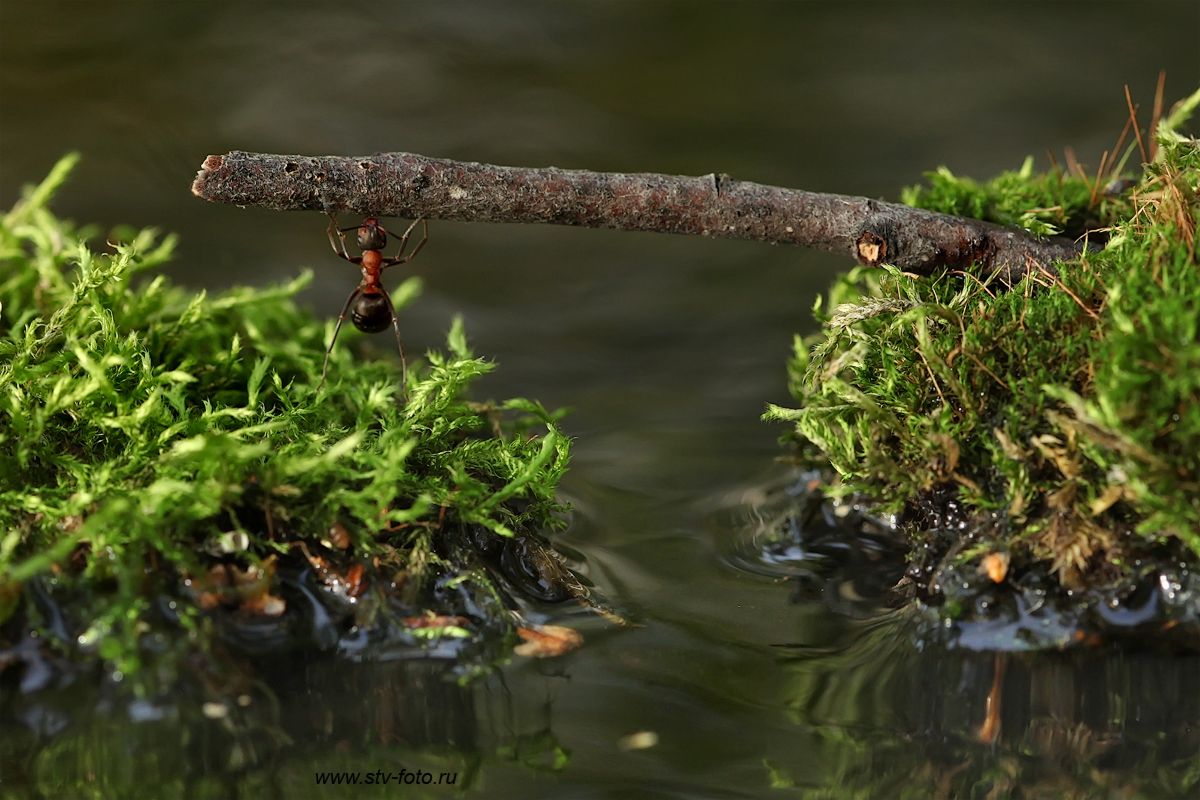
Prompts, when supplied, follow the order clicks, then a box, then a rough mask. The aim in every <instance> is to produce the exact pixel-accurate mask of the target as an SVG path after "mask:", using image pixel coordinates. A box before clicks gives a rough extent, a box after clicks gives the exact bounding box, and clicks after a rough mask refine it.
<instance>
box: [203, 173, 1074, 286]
mask: <svg viewBox="0 0 1200 800" xmlns="http://www.w3.org/2000/svg"><path fill="white" fill-rule="evenodd" d="M192 192H193V193H194V194H196V196H198V197H202V198H204V199H205V200H210V201H212V202H218V203H232V204H235V205H240V206H250V205H254V206H261V207H264V208H269V209H274V210H280V211H282V210H306V211H327V212H354V213H356V214H362V215H378V216H399V217H410V218H411V217H417V216H424V217H426V218H429V219H452V220H462V221H466V222H525V223H550V224H556V225H581V226H586V227H591V228H615V229H618V230H635V231H654V232H659V233H681V234H692V235H699V236H719V237H725V238H735V239H756V240H760V241H766V242H777V243H780V244H794V245H800V246H802V247H811V248H816V249H819V250H827V251H830V252H835V253H846V254H848V255H850V256H852V257H854V258H855V259H856V260H857V261H858V262H859V263H862V264H865V265H868V266H878V265H880V264H892V265H894V266H896V267H899V268H900V269H901V270H904V271H907V272H915V273H919V274H929V273H930V272H932V271H933V270H935V269H937V268H939V267H949V268H958V269H968V268H972V266H973V269H974V271H976V272H984V273H992V272H995V273H998V274H999V277H1000V278H1001V279H1002V280H1004V281H1006V282H1008V283H1013V282H1015V281H1016V280H1018V279H1019V278H1020V277H1021V276H1023V275H1024V274H1025V273H1026V272H1027V271H1028V270H1029V268H1030V265H1032V264H1036V265H1041V267H1042V268H1043V269H1046V270H1053V269H1054V267H1053V265H1054V263H1055V262H1056V261H1064V260H1069V259H1072V258H1076V257H1077V256H1078V255H1079V254H1080V252H1081V246H1080V245H1078V244H1076V243H1074V242H1072V241H1070V240H1067V239H1062V238H1055V239H1037V238H1034V237H1033V236H1030V235H1028V234H1026V233H1025V232H1023V231H1020V230H1016V229H1012V228H1006V227H1003V226H1000V225H993V224H990V223H986V222H980V221H978V220H973V219H966V218H962V217H954V216H950V215H947V214H937V213H934V212H931V211H924V210H921V209H915V208H909V207H908V206H902V205H898V204H895V203H885V202H882V201H878V200H872V199H870V198H866V197H850V196H846V195H836V194H818V193H815V192H806V191H801V190H798V189H784V188H780V187H776V186H765V185H762V184H757V183H750V182H747V181H738V180H734V179H733V178H731V177H729V176H728V175H721V174H712V175H705V176H702V177H683V176H674V175H657V174H652V173H639V174H623V173H608V172H588V171H584V170H564V169H557V168H554V167H546V168H520V167H499V166H493V165H490V164H476V163H471V162H462V161H450V160H448V159H438V158H428V157H426V156H421V155H416V154H413V153H380V154H377V155H374V156H366V157H358V158H355V157H348V156H315V157H314V156H294V155H272V154H262V153H243V152H237V151H235V152H232V153H229V154H227V155H224V156H218V155H213V156H209V157H208V158H207V159H205V161H204V164H203V166H202V167H201V169H200V172H199V174H198V175H197V176H196V181H195V183H194V184H193V185H192Z"/></svg>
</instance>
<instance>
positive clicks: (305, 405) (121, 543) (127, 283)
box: [0, 159, 568, 668]
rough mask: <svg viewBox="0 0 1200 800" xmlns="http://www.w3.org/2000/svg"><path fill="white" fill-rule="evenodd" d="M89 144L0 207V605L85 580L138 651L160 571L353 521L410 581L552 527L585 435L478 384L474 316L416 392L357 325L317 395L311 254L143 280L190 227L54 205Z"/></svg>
mask: <svg viewBox="0 0 1200 800" xmlns="http://www.w3.org/2000/svg"><path fill="white" fill-rule="evenodd" d="M73 163H74V160H73V159H65V160H64V161H63V162H62V163H60V164H59V165H58V166H57V167H56V168H55V170H54V171H53V173H52V174H51V176H50V177H49V178H48V179H47V180H46V182H45V183H43V184H42V186H40V187H37V188H36V189H34V190H33V191H32V192H31V193H29V194H28V196H27V197H26V198H25V199H24V200H23V201H22V202H21V203H19V204H18V205H17V206H16V207H15V208H14V209H13V210H12V211H11V212H10V213H8V214H7V215H6V216H4V217H3V219H2V220H0V304H2V306H0V315H2V316H0V319H2V323H0V598H5V597H6V598H9V601H8V602H7V603H5V602H0V623H2V622H3V621H4V619H5V618H7V617H9V616H10V615H11V614H12V613H13V611H14V608H15V607H16V606H17V605H18V603H19V598H20V587H21V586H22V585H24V584H28V583H29V582H30V581H41V582H43V583H47V584H49V585H53V586H55V587H57V589H58V590H67V589H78V590H80V591H83V592H84V593H85V595H86V596H87V597H88V598H90V599H89V600H88V601H87V602H89V603H91V604H92V605H91V607H89V608H88V609H87V610H86V612H85V614H84V615H85V617H86V618H87V619H88V620H89V623H88V626H87V629H86V630H84V631H81V632H80V636H79V641H80V642H82V643H83V644H84V645H85V646H89V645H92V644H96V645H97V646H98V647H99V648H100V651H101V654H102V655H103V656H104V657H106V658H108V659H111V660H114V661H116V662H118V663H119V664H120V665H121V666H122V667H124V668H129V667H133V666H136V663H135V662H136V648H135V646H134V645H135V642H136V639H137V636H138V632H139V631H140V630H141V629H142V628H143V627H144V623H143V616H144V613H145V612H146V610H147V608H148V606H149V604H150V603H152V602H153V596H152V595H153V593H154V592H153V590H154V589H156V588H157V589H162V590H164V591H166V592H168V593H171V592H178V591H179V589H180V583H181V582H183V581H186V580H187V579H188V578H194V577H197V576H200V575H202V574H203V573H204V571H205V569H206V568H208V566H209V565H211V564H212V563H213V561H214V559H219V560H222V561H225V562H233V563H236V564H239V565H242V566H243V567H246V568H252V567H254V566H255V565H259V566H261V567H263V568H264V570H265V574H266V575H268V576H269V575H270V574H271V570H270V565H269V562H270V560H271V557H272V556H280V557H282V556H284V555H285V554H287V553H289V552H290V553H292V554H293V555H295V548H296V547H297V546H298V543H307V544H308V545H309V546H311V547H314V548H315V547H316V546H317V544H318V543H319V542H320V541H321V540H322V539H324V538H326V537H327V536H328V532H329V530H330V527H331V526H332V525H334V523H340V524H341V525H343V526H345V528H346V529H347V530H348V531H349V533H350V539H351V542H352V545H351V552H352V553H353V554H354V555H355V556H356V557H357V558H359V559H372V558H374V559H376V560H377V563H378V562H379V561H381V562H383V563H385V564H387V565H389V566H391V567H392V568H394V569H395V570H396V571H397V574H403V575H404V576H406V579H407V582H408V584H410V585H413V584H420V583H422V582H427V581H428V579H429V578H430V577H431V576H432V575H433V574H435V573H438V572H439V568H438V556H437V551H436V547H434V540H435V538H436V537H437V536H438V535H439V533H440V532H441V531H443V530H444V529H446V528H448V527H449V526H460V527H464V526H481V527H483V528H487V529H490V530H491V531H493V532H495V533H497V534H500V535H510V534H511V533H512V532H514V531H529V530H539V529H547V528H550V527H553V526H554V524H555V512H556V511H557V510H558V506H557V504H556V501H555V496H554V491H555V486H556V484H557V481H558V479H559V478H560V476H561V475H562V473H563V471H564V470H565V468H566V465H567V459H568V441H567V439H566V438H565V437H564V436H563V435H562V434H561V433H560V432H559V430H558V428H557V427H556V425H555V421H554V417H553V416H552V415H550V414H547V413H546V412H545V411H544V410H543V409H542V408H541V407H540V406H538V405H537V404H536V403H532V402H529V401H524V400H513V401H509V402H507V403H503V404H499V405H492V404H481V403H473V402H470V401H468V400H467V399H466V397H465V393H466V391H467V389H468V388H469V386H470V384H471V382H472V381H473V380H474V379H475V378H477V377H478V376H480V375H483V374H484V373H486V372H488V371H490V370H491V369H492V364H490V363H489V362H487V361H485V360H483V359H479V358H476V357H474V356H473V355H472V354H471V352H470V350H469V348H468V346H467V342H466V338H465V335H464V333H463V329H462V326H461V325H460V324H458V323H457V322H456V323H455V325H454V326H453V328H452V329H451V331H450V335H449V339H448V347H449V353H448V354H440V353H430V354H429V356H428V364H427V365H425V366H423V367H418V368H415V369H412V370H410V372H409V387H408V389H409V399H408V400H407V402H405V401H404V400H403V399H402V391H401V386H400V383H399V379H400V378H399V376H400V372H399V369H398V366H397V365H394V364H392V363H390V362H380V361H369V360H363V359H359V358H357V357H355V356H353V355H352V347H350V346H349V345H350V342H351V341H353V338H352V337H351V338H349V339H347V338H343V340H342V342H341V343H340V346H339V347H338V348H336V349H335V350H334V355H333V359H332V363H331V365H330V371H329V374H330V380H329V382H328V383H327V384H326V386H325V388H324V389H322V390H321V391H320V392H316V391H315V387H316V385H317V383H318V380H319V376H320V371H321V360H322V358H323V356H324V352H325V347H324V341H325V337H326V336H327V335H328V334H329V330H330V325H331V322H330V321H329V320H318V319H314V318H313V317H312V316H311V315H310V314H308V313H307V312H304V311H301V310H300V309H298V308H297V307H296V306H295V305H294V303H293V302H292V300H291V297H292V296H293V295H294V294H295V293H296V292H297V291H298V290H300V289H301V288H302V287H303V286H304V285H305V284H306V283H307V282H308V280H309V276H308V275H304V276H301V277H300V278H298V279H297V280H295V281H293V282H291V283H290V284H288V285H286V286H282V287H277V288H268V289H249V288H240V289H233V290H230V291H227V292H224V293H222V294H220V295H218V296H215V297H208V296H206V295H204V294H203V293H201V294H192V293H189V292H186V291H184V290H182V289H179V288H175V287H172V286H170V285H169V284H168V283H167V281H166V280H165V279H164V278H162V277H161V276H159V277H152V278H150V279H148V280H144V281H135V278H137V277H140V276H144V275H145V273H147V272H149V271H151V270H153V269H154V268H155V267H157V266H159V265H161V264H162V263H163V262H165V261H166V260H167V259H169V257H170V254H171V249H172V245H173V244H174V240H173V239H172V238H171V237H166V238H160V237H159V236H157V235H156V234H155V233H154V232H152V231H143V232H141V233H140V234H138V235H136V236H135V237H134V238H133V239H132V240H131V241H128V242H125V243H122V244H117V245H115V246H112V250H113V252H111V253H105V254H101V253H98V252H95V251H93V249H92V248H91V246H90V245H89V244H88V243H87V242H88V241H89V240H91V239H94V238H95V232H94V231H92V232H89V231H87V230H81V229H78V228H75V227H74V226H72V225H70V224H69V223H66V222H63V221H60V220H58V219H56V218H55V217H54V216H53V215H52V214H51V213H50V212H49V211H48V210H47V209H46V203H47V201H48V200H49V198H50V197H51V195H52V194H53V193H54V192H55V190H56V189H58V187H59V185H60V184H61V183H62V182H63V181H64V180H65V178H66V176H67V174H68V173H69V171H70V168H71V166H72V164H73ZM99 241H103V240H99ZM415 289H416V284H415V282H412V281H410V282H409V283H407V284H405V285H404V286H403V287H401V288H400V289H398V290H397V291H396V292H394V298H395V300H396V301H397V304H401V303H403V302H404V301H405V300H406V299H409V298H411V296H412V295H413V294H414V293H415ZM506 417H507V418H511V422H510V423H509V432H507V433H502V432H501V423H502V418H506ZM534 426H537V427H538V428H539V429H543V430H544V433H543V434H542V435H541V436H533V435H530V430H531V428H532V427H534ZM440 571H441V572H444V570H440ZM442 577H445V576H444V575H443V576H442ZM460 577H462V578H463V579H464V580H465V579H467V577H470V579H471V580H483V579H482V578H481V577H480V576H478V575H472V576H460ZM410 588H411V586H410ZM195 616H196V615H195V610H194V609H185V614H184V621H185V623H186V622H187V621H188V620H189V619H193V618H194V617H195Z"/></svg>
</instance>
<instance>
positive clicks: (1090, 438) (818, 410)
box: [767, 92, 1200, 586]
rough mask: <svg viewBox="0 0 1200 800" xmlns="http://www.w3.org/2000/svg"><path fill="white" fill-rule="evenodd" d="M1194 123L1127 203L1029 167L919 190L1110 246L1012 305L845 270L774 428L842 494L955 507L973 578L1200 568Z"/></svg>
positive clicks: (924, 282) (1197, 99) (1172, 140)
mask: <svg viewBox="0 0 1200 800" xmlns="http://www.w3.org/2000/svg"><path fill="white" fill-rule="evenodd" d="M1197 105H1200V92H1198V93H1197V94H1195V95H1193V96H1192V97H1190V98H1189V99H1188V100H1186V101H1184V102H1183V103H1181V104H1180V105H1179V106H1178V107H1177V108H1176V110H1175V111H1174V112H1173V114H1172V115H1171V116H1170V117H1169V118H1168V119H1166V120H1164V121H1163V123H1162V124H1161V125H1160V126H1159V130H1158V152H1157V156H1156V157H1155V158H1154V159H1153V160H1152V162H1151V163H1148V164H1146V165H1145V167H1144V172H1143V176H1142V177H1141V179H1140V181H1138V182H1137V184H1136V185H1135V186H1133V188H1132V189H1130V190H1127V192H1125V193H1123V194H1122V196H1120V197H1116V198H1113V197H1108V196H1107V195H1106V194H1105V192H1104V191H1103V190H1102V189H1101V188H1100V186H1099V185H1098V184H1099V182H1098V181H1097V182H1096V183H1093V184H1091V185H1090V186H1089V184H1088V182H1087V181H1085V180H1083V179H1082V178H1068V177H1065V176H1063V175H1061V174H1058V173H1057V172H1051V173H1048V174H1043V175H1035V174H1034V173H1033V172H1032V170H1031V167H1030V164H1028V163H1027V164H1026V165H1025V167H1024V168H1023V169H1022V170H1020V171H1019V172H1013V173H1008V174H1005V175H1003V176H1001V177H999V178H997V179H995V180H993V181H990V182H987V183H984V184H977V183H974V182H971V181H965V180H960V179H958V178H955V177H954V176H952V175H950V174H949V173H948V172H946V171H939V172H938V173H935V174H934V175H932V176H931V177H930V183H929V185H928V186H926V187H922V188H919V189H912V190H909V191H907V192H906V193H905V199H906V200H907V201H908V202H910V203H915V204H917V205H921V206H924V207H928V208H933V209H936V210H939V211H946V212H950V213H956V214H965V215H969V216H976V217H980V218H983V219H988V220H990V221H996V222H1003V223H1007V224H1017V225H1022V226H1024V227H1025V228H1027V229H1029V230H1031V231H1034V232H1037V233H1047V232H1051V230H1066V231H1079V230H1082V229H1086V228H1091V227H1095V226H1097V225H1099V226H1100V227H1102V228H1104V231H1103V233H1102V234H1101V235H1102V236H1103V237H1104V238H1107V243H1106V244H1099V245H1098V244H1096V243H1095V242H1096V241H1097V238H1096V237H1095V236H1093V237H1092V238H1091V239H1090V241H1091V242H1093V244H1092V245H1091V246H1090V247H1089V248H1088V250H1087V252H1086V253H1085V255H1084V256H1083V257H1082V258H1080V259H1079V260H1077V261H1074V262H1069V263H1063V264H1060V265H1058V270H1057V274H1051V273H1049V272H1045V273H1037V274H1031V275H1029V276H1027V277H1026V278H1025V279H1024V280H1022V281H1021V282H1020V283H1019V284H1018V285H1016V286H1015V287H1012V288H1011V289H1004V288H1002V287H1000V286H997V285H989V282H988V281H981V280H979V279H977V278H975V277H971V276H967V275H963V274H962V273H953V274H943V275H940V276H935V277H934V278H931V279H918V278H912V277H910V276H908V275H905V274H901V273H900V272H898V271H897V270H894V269H886V268H885V269H884V270H881V271H874V272H869V271H866V270H863V269H856V270H853V271H851V272H850V273H849V274H848V275H847V276H846V277H844V278H843V279H841V280H840V281H839V282H838V284H837V285H836V286H835V287H834V288H833V290H832V292H831V293H830V297H829V306H828V307H829V308H831V309H832V310H831V311H828V312H826V311H823V308H822V306H821V304H820V303H819V304H818V314H819V316H820V318H821V320H822V322H823V330H822V332H821V333H819V334H817V335H816V336H814V337H812V338H810V339H805V340H802V339H798V340H797V342H796V351H795V357H794V360H793V361H792V363H791V366H790V376H791V389H792V393H793V394H794V396H795V398H796V399H797V401H798V402H799V404H800V407H799V408H798V409H794V410H792V409H783V408H778V407H774V408H772V409H771V410H770V411H769V412H768V415H767V416H768V418H773V419H784V420H789V421H791V422H793V423H794V424H795V429H796V432H797V433H798V435H799V437H800V438H801V439H802V440H804V441H806V442H807V443H809V444H810V445H812V446H815V448H816V449H817V450H819V451H820V453H821V454H823V455H824V456H825V457H827V458H828V459H829V460H830V461H831V462H832V463H833V466H834V467H835V468H836V470H837V471H838V473H840V475H841V477H842V479H843V484H842V486H841V491H842V492H844V493H851V492H852V493H865V494H868V495H870V496H873V497H876V498H880V499H881V501H882V503H883V504H884V505H885V506H886V507H887V508H888V509H889V510H900V509H910V510H911V509H914V508H919V507H921V506H922V504H923V501H927V500H929V499H930V498H933V497H939V498H942V499H945V498H948V497H952V498H953V501H954V502H955V503H956V504H959V505H960V506H962V507H965V508H966V509H967V510H968V512H969V516H970V517H971V521H972V525H971V528H972V529H973V530H974V533H973V534H972V535H974V536H977V537H978V539H977V540H975V541H974V542H972V543H971V544H970V546H965V547H961V549H960V550H959V551H958V552H957V555H956V558H957V559H958V560H959V561H960V563H961V562H964V561H969V560H971V559H978V558H979V557H981V556H983V555H985V554H988V553H994V552H996V551H1000V552H1002V553H1005V554H1006V555H1011V556H1012V557H1013V558H1014V559H1017V563H1018V564H1022V563H1024V564H1029V563H1030V562H1042V563H1048V564H1049V565H1050V566H1051V568H1052V569H1053V570H1054V571H1055V572H1056V573H1057V574H1058V575H1059V577H1060V578H1061V579H1062V581H1063V583H1064V584H1066V585H1068V586H1078V585H1082V584H1084V583H1096V582H1099V581H1100V580H1101V579H1102V578H1103V577H1104V576H1108V577H1113V576H1115V575H1119V574H1120V573H1122V572H1125V571H1126V569H1127V568H1129V567H1131V561H1132V556H1133V555H1135V554H1138V553H1144V552H1147V550H1148V548H1150V547H1154V546H1161V545H1163V544H1166V545H1169V546H1171V547H1172V549H1173V550H1174V551H1175V552H1179V553H1184V554H1190V555H1189V558H1194V557H1196V556H1200V403H1197V402H1196V400H1197V398H1198V397H1200V330H1198V325H1200V322H1198V320H1200V268H1198V266H1197V259H1196V238H1195V235H1196V218H1197V212H1198V210H1200V208H1198V200H1197V196H1198V195H1197V192H1198V189H1200V145H1198V144H1197V141H1196V140H1194V139H1190V138H1185V137H1184V136H1181V135H1180V134H1179V133H1178V132H1177V129H1178V128H1179V127H1180V125H1181V124H1182V123H1183V121H1184V120H1185V119H1186V117H1187V115H1188V114H1189V113H1190V112H1191V110H1192V109H1194V108H1195V107H1196V106H1197ZM1108 177H1109V176H1106V177H1105V178H1104V179H1103V180H1108ZM1105 235H1106V236H1105ZM1101 241H1103V240H1101ZM926 507H928V504H926ZM983 521H986V526H981V525H980V523H981V522H983Z"/></svg>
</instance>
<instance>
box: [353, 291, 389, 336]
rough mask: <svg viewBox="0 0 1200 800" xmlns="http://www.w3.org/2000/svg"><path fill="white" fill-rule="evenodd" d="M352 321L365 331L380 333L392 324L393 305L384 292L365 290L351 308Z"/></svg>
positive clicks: (355, 325)
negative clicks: (368, 291)
mask: <svg viewBox="0 0 1200 800" xmlns="http://www.w3.org/2000/svg"><path fill="white" fill-rule="evenodd" d="M350 321H351V322H353V323H354V327H356V328H358V329H359V330H360V331H362V332H363V333H379V332H380V331H381V330H383V329H384V328H386V327H387V326H389V325H391V324H392V305H391V303H389V302H388V301H387V298H386V297H384V296H383V295H382V294H377V293H374V292H371V293H369V294H368V293H366V292H364V293H362V294H360V295H359V296H358V299H357V300H355V301H354V307H353V308H351V309H350Z"/></svg>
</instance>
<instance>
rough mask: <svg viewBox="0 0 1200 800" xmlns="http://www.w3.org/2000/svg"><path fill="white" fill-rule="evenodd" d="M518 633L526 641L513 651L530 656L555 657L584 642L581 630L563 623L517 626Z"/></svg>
mask: <svg viewBox="0 0 1200 800" xmlns="http://www.w3.org/2000/svg"><path fill="white" fill-rule="evenodd" d="M517 635H518V636H520V637H521V638H522V639H524V640H525V641H524V642H522V643H521V644H519V645H517V646H516V647H514V648H513V652H514V653H516V654H517V655H519V656H527V657H529V658H554V657H555V656H561V655H562V654H563V653H569V652H571V651H572V650H574V649H575V648H576V647H579V645H581V644H583V636H582V635H581V634H580V633H579V631H577V630H575V629H574V628H568V627H565V626H563V625H538V626H537V627H533V628H517Z"/></svg>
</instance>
